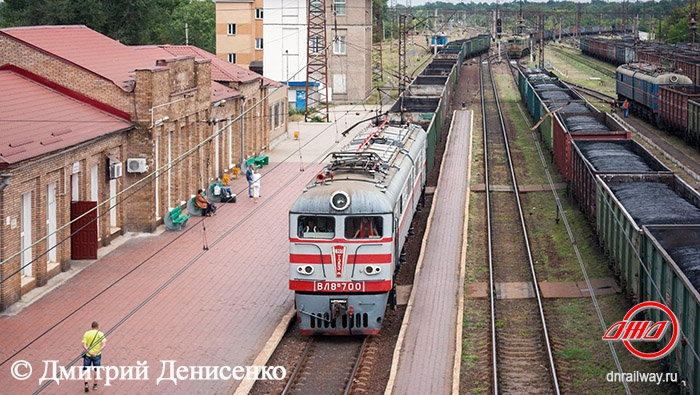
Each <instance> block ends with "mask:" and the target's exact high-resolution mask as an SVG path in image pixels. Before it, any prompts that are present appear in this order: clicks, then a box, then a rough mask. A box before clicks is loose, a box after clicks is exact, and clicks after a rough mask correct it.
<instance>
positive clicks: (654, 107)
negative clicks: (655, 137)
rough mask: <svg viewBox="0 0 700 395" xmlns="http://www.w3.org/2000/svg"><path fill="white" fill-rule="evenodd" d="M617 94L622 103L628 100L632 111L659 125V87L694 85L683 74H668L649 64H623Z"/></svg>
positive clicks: (617, 82) (616, 84)
mask: <svg viewBox="0 0 700 395" xmlns="http://www.w3.org/2000/svg"><path fill="white" fill-rule="evenodd" d="M615 80H616V83H615V92H616V93H617V97H618V99H619V100H620V101H621V102H622V101H624V100H628V101H629V103H630V110H632V112H635V113H637V114H640V115H642V116H644V117H645V118H647V120H649V121H651V122H654V123H655V124H656V125H659V87H660V86H666V85H691V86H692V85H693V81H692V80H691V79H690V78H688V77H686V76H685V75H683V74H678V73H672V72H666V71H663V70H661V69H659V68H658V67H657V66H654V65H651V64H647V63H630V64H623V65H622V66H620V67H618V68H617V72H616V78H615Z"/></svg>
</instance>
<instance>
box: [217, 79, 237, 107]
mask: <svg viewBox="0 0 700 395" xmlns="http://www.w3.org/2000/svg"><path fill="white" fill-rule="evenodd" d="M240 95H241V91H239V90H238V89H233V88H229V87H228V86H226V85H224V84H220V83H218V82H216V81H212V82H211V101H212V103H213V102H215V101H219V100H223V99H231V98H234V97H237V96H240Z"/></svg>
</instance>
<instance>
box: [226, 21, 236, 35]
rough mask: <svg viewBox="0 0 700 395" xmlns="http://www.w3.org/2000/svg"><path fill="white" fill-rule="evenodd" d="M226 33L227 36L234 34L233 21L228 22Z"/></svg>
mask: <svg viewBox="0 0 700 395" xmlns="http://www.w3.org/2000/svg"><path fill="white" fill-rule="evenodd" d="M228 35H229V36H234V35H236V24H235V23H229V24H228Z"/></svg>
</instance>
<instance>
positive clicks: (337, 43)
mask: <svg viewBox="0 0 700 395" xmlns="http://www.w3.org/2000/svg"><path fill="white" fill-rule="evenodd" d="M333 54H334V55H345V36H335V38H334V39H333Z"/></svg>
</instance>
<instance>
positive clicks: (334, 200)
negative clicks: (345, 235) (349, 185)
mask: <svg viewBox="0 0 700 395" xmlns="http://www.w3.org/2000/svg"><path fill="white" fill-rule="evenodd" d="M349 205H350V196H348V194H347V193H345V192H343V191H335V192H333V195H331V207H333V208H334V209H336V210H338V211H343V210H345V209H346V208H348V206H349Z"/></svg>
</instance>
